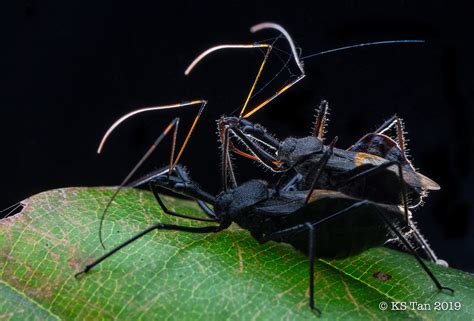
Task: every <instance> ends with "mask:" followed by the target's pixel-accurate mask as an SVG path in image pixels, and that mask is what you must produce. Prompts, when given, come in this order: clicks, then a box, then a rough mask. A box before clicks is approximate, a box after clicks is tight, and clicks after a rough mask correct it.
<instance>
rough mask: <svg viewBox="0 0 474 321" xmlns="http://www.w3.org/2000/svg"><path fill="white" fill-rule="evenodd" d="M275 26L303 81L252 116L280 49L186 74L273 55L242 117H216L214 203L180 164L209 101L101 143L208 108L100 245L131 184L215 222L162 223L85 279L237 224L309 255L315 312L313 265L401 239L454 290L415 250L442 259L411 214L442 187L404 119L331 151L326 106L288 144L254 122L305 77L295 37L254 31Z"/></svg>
mask: <svg viewBox="0 0 474 321" xmlns="http://www.w3.org/2000/svg"><path fill="white" fill-rule="evenodd" d="M269 28H270V29H276V30H278V31H279V32H280V33H281V35H283V36H284V37H285V38H286V40H287V41H288V44H289V47H290V49H291V53H292V57H293V58H294V61H295V63H296V66H297V67H298V69H299V71H300V74H299V76H297V77H296V78H295V79H293V80H292V81H291V82H289V83H288V84H287V85H286V86H284V87H283V88H282V89H280V90H278V91H276V92H275V93H274V94H273V95H272V96H270V97H269V98H267V99H265V100H263V101H262V102H261V103H259V104H257V105H256V106H255V107H253V108H252V109H250V110H247V107H248V105H249V101H250V99H251V98H252V95H253V94H254V91H255V88H256V85H257V83H258V80H259V78H260V75H261V73H262V71H263V69H264V66H265V64H266V62H267V59H268V57H269V55H270V52H271V50H272V48H273V45H272V44H248V45H244V44H240V45H235V44H234V45H220V46H216V47H212V48H210V49H208V50H206V51H204V52H203V53H202V54H201V55H199V56H198V57H197V58H196V59H195V60H194V61H193V62H192V63H191V65H190V66H189V67H188V68H187V69H186V72H185V73H186V74H189V73H190V72H191V70H192V69H193V68H194V67H195V66H196V65H197V64H198V63H199V62H200V61H201V60H202V59H204V58H205V57H206V56H208V55H209V54H210V53H212V52H215V51H218V50H222V49H229V48H265V49H266V50H265V55H264V58H263V61H262V63H261V64H260V68H259V71H258V73H257V76H256V78H255V80H254V82H253V84H252V86H251V88H250V91H249V94H248V95H247V98H246V100H245V103H244V104H243V107H242V109H241V111H240V114H239V116H227V117H222V118H221V119H219V120H218V130H219V136H220V141H221V144H222V148H221V152H222V172H221V175H222V192H221V193H220V194H218V195H217V196H213V195H211V194H209V193H207V192H206V191H205V190H203V189H202V188H200V187H199V186H198V185H197V184H196V183H194V182H193V181H192V180H191V179H190V177H189V175H188V173H187V172H186V171H185V169H184V167H183V166H182V165H180V164H179V159H180V157H181V155H182V154H183V151H184V149H185V147H186V145H187V143H188V141H189V139H190V137H191V134H192V132H193V130H194V128H195V126H196V124H197V123H198V120H199V118H200V117H201V114H202V113H203V111H204V108H205V106H206V103H207V102H206V101H203V100H197V101H191V102H187V103H180V104H174V105H167V106H158V107H149V108H142V109H138V110H135V111H133V112H131V113H128V114H126V115H125V116H123V117H121V118H120V119H119V120H118V121H116V122H115V123H114V124H113V125H112V126H111V127H110V128H109V130H108V131H107V132H106V134H105V135H104V137H103V139H102V141H101V143H100V146H99V150H98V152H99V153H100V152H101V151H102V149H103V147H104V144H105V142H106V140H107V139H108V137H109V136H110V134H111V133H112V131H113V130H115V128H117V127H118V126H119V125H120V124H121V123H122V122H123V121H125V120H126V119H128V118H130V117H131V116H133V115H136V114H139V113H142V112H147V111H153V110H162V109H170V108H184V107H187V106H200V108H199V110H198V113H197V115H196V117H195V118H194V121H193V123H192V125H191V127H190V129H189V131H188V132H187V135H186V136H185V139H184V142H183V144H182V145H181V147H180V148H179V150H178V152H177V155H175V154H176V137H177V133H178V124H179V118H175V119H174V120H173V121H172V122H171V123H169V125H168V126H167V127H166V128H165V130H164V131H163V132H162V133H161V135H160V136H159V137H158V138H157V139H156V141H155V142H154V143H153V145H152V146H151V147H150V149H149V150H148V151H147V153H146V154H145V155H144V156H143V157H142V158H141V160H140V161H139V162H138V163H137V165H136V166H135V167H134V169H133V170H132V171H131V172H130V173H129V175H127V177H126V178H125V180H124V181H123V182H122V184H121V185H120V187H119V188H118V189H117V190H116V192H115V194H114V195H113V197H112V198H111V200H110V201H109V203H108V204H107V206H106V209H105V210H104V212H103V216H102V219H101V221H100V229H99V238H100V242H101V244H102V245H103V242H102V225H103V222H104V218H105V214H106V211H107V209H108V208H109V206H110V204H111V203H112V200H113V199H114V198H115V196H116V195H117V194H118V193H119V191H120V190H121V188H122V187H124V186H133V187H136V186H139V185H143V184H149V186H150V188H151V190H152V192H153V194H154V195H155V197H156V200H157V202H158V204H159V205H160V207H161V208H162V209H163V211H164V213H166V214H169V215H172V216H177V217H181V218H185V219H190V220H196V221H202V222H207V223H208V225H206V226H201V227H189V226H179V225H172V224H163V223H156V224H154V225H152V226H150V227H148V228H147V229H145V230H144V231H142V232H140V233H138V234H137V235H135V236H134V237H132V238H131V239H129V240H127V241H126V242H124V243H122V244H120V245H118V246H117V247H115V248H114V249H112V250H111V251H109V252H107V253H106V254H104V255H103V256H101V257H100V258H98V259H97V260H95V261H94V262H92V263H90V264H88V265H87V266H86V267H85V268H84V270H82V271H81V272H79V273H78V275H79V274H82V273H86V272H88V271H89V270H90V269H92V268H93V267H95V266H96V265H98V264H99V263H101V262H102V261H104V260H105V259H106V258H108V257H109V256H111V255H112V254H114V253H115V252H117V251H119V250H120V249H122V248H123V247H125V246H127V245H128V244H130V243H132V242H134V241H135V240H137V239H139V238H141V237H142V236H144V235H146V234H148V233H150V232H151V231H154V230H172V231H181V232H188V233H216V232H220V231H222V230H225V229H226V228H228V227H229V226H230V225H231V224H232V223H237V224H238V225H239V226H240V227H242V228H244V229H246V230H248V231H249V232H250V233H251V235H252V237H254V238H255V239H256V240H257V241H258V242H260V243H265V242H268V241H275V242H284V243H289V244H291V245H292V246H294V247H295V248H296V249H298V250H300V251H302V252H303V253H306V254H307V255H308V257H309V306H310V308H311V309H312V310H313V311H315V312H317V313H318V314H319V313H320V310H319V309H318V308H317V307H316V306H315V302H314V301H315V300H314V281H315V280H314V261H315V258H316V257H321V258H344V257H348V256H351V255H355V254H358V253H360V252H362V251H364V250H366V249H368V248H371V247H375V246H380V245H383V244H384V243H386V242H387V241H388V240H389V239H391V238H392V237H394V236H395V237H397V238H398V239H399V240H400V242H401V243H402V244H403V245H404V246H405V247H406V249H407V250H408V251H410V252H411V253H412V254H413V255H414V256H415V258H416V259H417V261H418V263H419V264H420V266H421V267H422V269H423V270H424V271H425V272H426V273H427V275H428V277H429V278H431V280H432V281H433V282H434V284H435V285H436V287H437V288H438V289H439V290H448V291H450V292H454V291H453V290H452V289H451V288H448V287H445V286H443V285H442V284H441V283H440V282H439V281H438V279H437V278H436V277H435V276H434V274H433V273H432V272H431V271H430V269H429V268H428V266H427V265H426V264H425V263H424V261H423V260H422V259H421V258H420V256H419V255H418V254H417V252H416V250H415V247H414V246H413V243H415V244H417V245H418V246H419V247H420V248H421V249H422V250H423V251H424V252H425V254H426V256H427V257H428V258H429V259H430V260H432V261H434V262H439V260H438V259H437V257H436V255H435V254H434V252H433V251H432V250H431V249H430V247H429V245H428V244H427V242H426V241H425V240H424V238H423V237H422V236H421V235H420V233H419V232H418V230H417V229H416V227H415V225H414V223H413V221H412V218H411V213H410V211H409V208H414V207H416V206H418V205H420V204H421V201H422V198H423V197H424V196H425V195H426V192H427V191H428V190H437V189H439V188H440V187H439V185H438V184H437V183H435V182H434V181H433V180H431V179H429V178H428V177H426V176H424V175H422V174H420V173H418V172H417V171H416V170H415V169H414V167H413V166H412V164H411V162H410V161H409V160H408V158H407V156H406V152H405V150H406V147H405V139H404V129H403V123H402V120H401V119H399V118H398V117H397V116H394V117H392V118H390V119H389V120H388V121H386V122H385V123H384V124H383V125H382V126H380V127H379V128H378V129H376V130H375V131H374V132H372V133H370V134H367V135H365V136H364V137H362V138H361V139H360V140H358V141H357V142H356V143H355V144H353V145H352V146H351V147H349V148H348V149H340V148H337V147H335V145H336V142H337V137H336V138H334V139H333V140H332V141H331V142H330V143H329V144H326V142H325V137H324V135H325V126H326V123H327V114H328V104H327V102H325V101H323V102H321V104H320V105H319V108H318V113H317V117H316V121H315V123H314V127H313V130H312V134H311V135H310V136H308V137H303V138H294V137H289V138H286V139H284V140H282V141H280V140H278V139H276V138H275V136H273V135H272V134H270V133H269V132H268V131H267V130H266V129H265V128H264V127H262V126H260V125H256V124H253V123H252V122H250V121H249V120H248V118H249V117H250V116H251V115H252V114H254V113H255V112H257V111H258V110H260V109H261V108H262V107H264V106H265V105H267V104H268V103H270V102H271V101H272V100H274V99H275V98H276V97H278V96H279V95H281V94H282V93H283V92H285V91H286V90H288V89H289V88H290V87H292V86H293V85H294V84H296V83H297V82H299V81H300V80H301V79H303V78H304V77H305V71H304V68H303V64H302V62H301V60H300V58H299V55H298V54H297V50H296V47H295V45H294V43H293V40H292V38H291V37H290V35H289V34H288V32H287V31H286V30H285V29H284V28H283V27H281V26H280V25H278V24H275V23H262V24H258V25H256V26H254V27H252V28H251V31H252V32H256V31H259V30H262V29H269ZM392 129H395V131H396V136H395V137H390V136H389V135H388V132H389V131H390V130H392ZM170 133H172V134H171V135H172V139H173V143H172V145H171V146H172V147H171V156H170V161H169V165H168V166H166V167H165V168H163V169H160V170H156V171H153V172H151V173H149V174H148V175H146V176H144V177H142V178H140V179H138V180H136V181H134V182H132V183H129V181H130V179H131V177H132V176H133V175H134V174H135V172H136V171H137V170H138V168H139V167H140V166H141V165H142V164H143V162H145V160H146V159H147V158H148V157H149V156H150V154H151V153H152V152H153V151H154V150H155V149H156V148H157V146H158V145H159V144H160V143H161V141H162V140H163V139H164V138H165V136H167V135H168V134H170ZM231 154H237V155H241V156H244V157H246V158H249V159H252V160H254V161H257V162H259V163H261V164H262V165H264V166H266V167H268V168H269V169H270V170H271V171H273V172H277V173H278V180H277V182H276V183H269V182H267V181H263V180H256V179H252V180H249V181H247V182H245V183H243V184H238V183H237V180H236V176H235V173H234V168H233V166H232V161H231ZM158 187H159V188H164V189H167V190H170V191H172V192H175V193H178V194H181V195H184V196H186V197H189V198H192V199H194V200H196V201H197V203H198V205H199V206H200V208H201V209H202V210H203V212H204V213H205V214H206V215H207V217H198V216H189V215H184V214H180V213H176V212H174V211H171V210H169V209H168V208H167V207H166V206H165V204H164V203H163V201H162V200H161V198H160V195H159V194H158V192H157V190H156V189H157V188H158ZM211 223H212V224H211Z"/></svg>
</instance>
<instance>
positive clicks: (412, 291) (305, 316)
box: [0, 188, 474, 320]
mask: <svg viewBox="0 0 474 321" xmlns="http://www.w3.org/2000/svg"><path fill="white" fill-rule="evenodd" d="M113 191H114V189H112V188H66V189H59V190H53V191H48V192H44V193H41V194H38V195H35V196H33V197H31V198H29V199H27V200H25V201H24V202H23V203H24V205H25V208H24V209H23V211H22V212H21V213H19V214H16V215H15V216H12V217H9V218H7V219H3V220H1V221H0V320H3V319H6V320H10V319H11V320H97V319H119V320H319V319H318V317H317V316H316V315H315V314H313V313H312V312H311V311H310V309H309V308H308V259H307V257H306V256H305V255H303V254H301V253H299V252H297V251H296V250H294V249H293V248H292V247H291V246H288V245H285V244H276V243H268V244H264V245H261V244H258V243H257V242H256V241H255V240H254V239H253V238H252V237H251V236H250V235H249V233H248V232H246V231H244V230H241V229H239V228H238V227H234V226H232V227H231V228H230V229H228V230H226V231H223V232H220V233H213V234H208V235H196V234H190V233H184V232H175V231H155V232H152V233H151V234H150V235H147V236H145V237H143V238H142V239H140V240H138V241H136V242H134V243H132V244H131V245H130V246H128V247H126V248H124V249H123V250H122V251H120V252H118V253H116V254H115V255H113V256H112V257H110V258H109V259H107V260H105V261H104V262H103V263H102V264H100V265H99V266H97V267H96V268H94V269H93V270H91V271H90V272H89V273H88V274H86V275H83V276H81V277H80V278H78V279H76V278H74V274H75V273H77V272H78V271H79V270H80V269H81V268H82V267H83V266H84V265H85V264H86V263H87V262H91V261H92V260H93V259H94V258H97V257H99V256H100V255H102V254H103V253H105V252H104V250H103V249H102V248H101V247H100V244H99V240H98V226H99V217H100V216H101V214H102V212H103V209H104V206H105V204H106V203H107V201H108V200H109V198H110V197H111V195H112V194H113ZM165 202H166V203H167V204H168V206H169V208H170V209H172V210H174V211H176V212H179V213H182V214H188V215H202V214H200V211H199V209H198V207H197V206H196V205H195V204H194V203H192V202H189V201H184V200H180V199H175V198H171V197H166V198H165ZM153 222H163V223H173V224H181V225H192V226H197V225H199V226H203V225H209V224H206V223H202V222H197V223H196V222H190V221H188V220H184V219H179V218H175V217H170V216H168V215H164V214H163V213H162V211H161V210H160V208H159V206H158V205H157V203H156V201H155V200H154V198H153V195H152V194H151V193H148V192H144V191H138V190H134V189H125V190H124V191H123V192H121V193H120V194H119V196H118V197H117V199H116V200H115V201H114V203H113V204H112V206H111V208H110V210H109V212H108V214H107V220H106V222H105V225H104V236H105V244H106V246H107V247H108V249H109V250H110V249H111V248H112V247H113V246H115V245H117V244H119V243H120V242H123V241H125V240H127V239H128V238H130V237H131V236H133V235H134V234H135V233H136V232H138V231H140V230H142V229H144V228H145V227H147V226H149V225H151V224H152V223H153ZM429 266H430V268H431V269H432V271H433V272H434V274H435V275H436V276H437V277H438V279H439V280H440V281H441V283H443V284H444V285H446V286H450V287H452V288H454V289H455V290H456V292H455V294H454V296H451V295H449V294H447V293H444V292H441V293H440V292H438V291H437V290H436V287H435V286H434V285H433V284H432V282H431V280H430V279H429V278H428V276H427V275H426V274H425V273H424V272H423V271H422V270H421V268H420V267H419V265H418V263H417V262H416V260H415V259H414V258H413V257H412V256H410V255H407V254H404V253H401V252H398V251H394V250H390V249H387V248H375V249H371V250H369V251H366V252H364V253H362V254H361V255H358V256H355V257H351V258H348V259H344V260H333V261H322V260H319V261H318V262H317V263H316V266H315V268H316V274H315V278H316V288H315V297H316V304H317V306H318V307H319V308H320V309H321V310H322V316H321V318H320V320H324V319H328V320H368V319H373V320H384V319H386V320H388V319H390V320H406V319H413V320H467V319H469V320H470V319H473V318H474V304H473V298H474V278H473V277H472V276H471V275H469V274H467V273H464V272H461V271H457V270H454V269H448V268H443V267H440V266H436V265H434V264H429ZM382 301H383V302H386V303H387V304H388V307H387V310H385V311H382V310H381V309H380V308H379V305H380V304H381V302H382ZM392 302H406V304H407V307H406V309H405V310H404V311H394V310H392ZM410 302H416V303H419V304H425V305H424V306H423V307H424V308H428V307H429V308H430V310H428V311H427V310H420V309H419V306H418V309H411V307H412V306H411V304H412V303H410ZM436 302H439V303H436ZM456 302H459V304H460V305H461V307H460V309H457V308H456V307H457V305H456V304H457V303H456ZM382 305H383V304H382ZM437 307H439V308H440V309H441V310H435V309H436V308H437ZM446 308H447V309H448V311H444V309H446Z"/></svg>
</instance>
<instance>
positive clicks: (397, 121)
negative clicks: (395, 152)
mask: <svg viewBox="0 0 474 321" xmlns="http://www.w3.org/2000/svg"><path fill="white" fill-rule="evenodd" d="M393 125H395V126H396V127H397V128H396V130H397V140H398V145H399V147H400V150H401V151H402V152H403V154H404V155H405V157H406V154H405V147H406V146H405V133H404V130H403V127H404V126H403V121H402V119H401V118H399V117H398V116H397V115H393V116H392V117H390V119H388V120H387V121H386V122H385V123H383V124H382V125H381V126H380V127H379V128H377V130H376V131H375V133H376V134H383V133H384V132H386V131H387V130H389V129H390V128H392V127H393Z"/></svg>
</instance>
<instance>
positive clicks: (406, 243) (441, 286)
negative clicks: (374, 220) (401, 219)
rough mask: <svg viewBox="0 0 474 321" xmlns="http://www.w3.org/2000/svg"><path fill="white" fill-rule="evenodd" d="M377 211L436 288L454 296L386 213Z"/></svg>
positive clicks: (377, 209) (452, 291) (376, 208)
mask: <svg viewBox="0 0 474 321" xmlns="http://www.w3.org/2000/svg"><path fill="white" fill-rule="evenodd" d="M374 208H375V210H376V211H377V213H378V215H379V216H380V217H381V218H382V220H383V221H384V222H385V224H386V225H387V226H388V227H389V228H390V230H392V232H393V233H395V235H397V237H398V239H399V240H400V241H402V243H403V244H404V245H405V246H406V247H407V248H408V250H409V251H410V252H411V253H412V254H413V256H414V257H415V258H416V260H417V261H418V263H419V264H420V265H421V267H422V268H423V270H424V271H425V272H426V274H428V276H429V277H430V278H431V280H432V281H433V283H434V284H435V285H436V287H437V288H438V290H440V291H441V290H448V291H450V292H451V294H454V290H453V289H451V288H449V287H446V286H443V285H441V283H440V282H439V281H438V279H437V278H436V277H435V276H434V274H433V272H431V270H430V269H429V268H428V266H427V265H426V264H425V262H423V260H422V259H421V258H420V256H419V255H418V253H416V251H415V249H414V248H413V247H412V246H411V244H410V242H408V240H407V239H406V238H405V237H404V236H403V234H402V233H400V231H399V230H398V229H397V228H396V227H395V226H394V225H393V224H392V223H391V222H390V220H389V219H388V218H387V217H386V216H385V214H384V213H382V211H381V210H380V209H379V208H378V207H376V206H374Z"/></svg>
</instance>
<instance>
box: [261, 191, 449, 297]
mask: <svg viewBox="0 0 474 321" xmlns="http://www.w3.org/2000/svg"><path fill="white" fill-rule="evenodd" d="M368 205H369V206H372V207H373V208H374V209H375V210H376V213H377V214H378V215H379V216H380V218H381V219H382V221H383V222H384V223H385V224H386V225H387V226H388V227H389V228H390V230H391V231H392V232H393V233H394V234H395V235H396V236H397V237H398V238H399V239H400V241H401V242H402V243H403V244H404V245H405V246H406V248H407V249H408V250H409V251H410V252H411V253H412V254H413V256H415V258H416V260H417V261H418V263H419V264H420V265H421V267H422V268H423V270H424V271H425V272H426V274H428V276H429V277H430V279H431V280H432V281H433V283H434V284H435V285H436V287H437V288H438V290H448V291H450V292H452V293H454V290H453V289H451V288H448V287H445V286H442V285H441V283H440V282H439V281H438V279H437V278H436V277H435V276H434V274H433V272H431V270H430V269H429V268H428V267H427V266H426V264H425V263H424V262H423V260H422V259H421V258H420V256H419V255H418V254H417V253H416V251H415V250H414V249H413V247H412V246H411V245H410V243H409V242H408V241H407V239H406V238H405V237H404V236H403V235H402V233H400V231H398V229H397V228H396V227H395V226H394V225H393V224H392V223H391V222H390V221H389V220H388V219H387V217H386V216H385V214H383V213H382V211H381V210H380V209H379V208H378V207H377V206H376V205H375V204H374V203H372V202H370V201H367V200H362V201H360V202H357V203H354V204H352V205H351V206H348V207H346V208H345V209H343V210H340V211H338V212H336V213H334V214H331V215H329V216H327V217H325V218H323V219H321V220H319V221H317V222H315V223H311V225H312V226H313V227H316V226H317V225H319V224H322V223H325V222H328V221H330V220H333V219H334V218H336V217H338V216H340V215H344V214H349V213H351V212H352V210H354V209H356V208H359V207H362V206H368ZM307 228H308V227H307V226H306V223H305V224H298V225H295V226H292V227H290V228H287V229H284V230H280V231H277V232H274V233H272V234H270V235H268V236H265V237H263V238H262V242H266V241H270V240H281V239H284V238H288V237H290V236H292V235H294V234H296V233H300V232H302V231H304V230H306V229H307Z"/></svg>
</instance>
